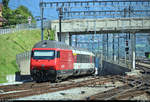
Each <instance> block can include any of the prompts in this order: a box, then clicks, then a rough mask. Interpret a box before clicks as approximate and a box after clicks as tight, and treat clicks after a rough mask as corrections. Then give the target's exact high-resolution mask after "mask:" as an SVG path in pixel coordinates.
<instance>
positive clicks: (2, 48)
mask: <svg viewBox="0 0 150 102" xmlns="http://www.w3.org/2000/svg"><path fill="white" fill-rule="evenodd" d="M46 38H47V33H46V31H45V32H44V40H45V39H46ZM40 40H41V32H40V30H23V31H18V32H15V33H13V34H5V35H0V83H3V82H7V80H6V75H8V74H15V72H16V71H18V66H17V64H16V55H17V54H19V53H22V52H25V51H30V50H31V49H32V47H33V45H34V44H35V43H37V42H38V41H40Z"/></svg>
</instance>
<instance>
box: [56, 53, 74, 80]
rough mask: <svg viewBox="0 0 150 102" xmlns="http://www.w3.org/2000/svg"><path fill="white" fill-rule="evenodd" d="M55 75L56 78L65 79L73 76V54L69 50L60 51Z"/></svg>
mask: <svg viewBox="0 0 150 102" xmlns="http://www.w3.org/2000/svg"><path fill="white" fill-rule="evenodd" d="M57 62H58V66H57V69H56V70H57V73H58V76H62V77H66V76H70V75H72V74H73V63H74V60H73V54H72V51H71V50H60V57H59V59H58V61H57Z"/></svg>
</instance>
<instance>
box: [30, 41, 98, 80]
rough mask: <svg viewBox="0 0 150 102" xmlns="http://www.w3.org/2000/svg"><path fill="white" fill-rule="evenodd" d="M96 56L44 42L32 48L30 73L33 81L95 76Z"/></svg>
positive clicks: (61, 44)
mask: <svg viewBox="0 0 150 102" xmlns="http://www.w3.org/2000/svg"><path fill="white" fill-rule="evenodd" d="M94 56H95V55H94V54H93V53H92V52H89V51H86V50H81V49H79V48H74V47H71V46H69V45H67V44H65V43H62V42H57V41H50V40H44V41H41V42H39V43H37V44H35V46H34V47H33V48H32V53H31V63H30V72H31V77H32V78H33V80H35V81H37V82H41V81H58V80H61V79H64V78H67V77H68V76H78V75H83V74H93V73H94V72H95V64H94Z"/></svg>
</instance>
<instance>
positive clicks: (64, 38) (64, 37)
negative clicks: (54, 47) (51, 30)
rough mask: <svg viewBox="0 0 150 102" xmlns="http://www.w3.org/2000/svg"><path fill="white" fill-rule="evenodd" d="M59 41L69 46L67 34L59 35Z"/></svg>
mask: <svg viewBox="0 0 150 102" xmlns="http://www.w3.org/2000/svg"><path fill="white" fill-rule="evenodd" d="M61 41H62V42H64V43H66V44H68V45H69V33H61Z"/></svg>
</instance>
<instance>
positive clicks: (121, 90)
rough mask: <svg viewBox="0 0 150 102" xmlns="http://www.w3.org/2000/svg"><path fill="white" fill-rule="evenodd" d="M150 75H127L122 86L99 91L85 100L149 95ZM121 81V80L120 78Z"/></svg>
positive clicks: (126, 98) (118, 98)
mask: <svg viewBox="0 0 150 102" xmlns="http://www.w3.org/2000/svg"><path fill="white" fill-rule="evenodd" d="M149 78H150V75H149V76H147V75H143V76H142V77H141V78H139V77H137V78H134V77H130V78H129V77H128V78H126V81H125V82H124V85H123V86H120V87H116V88H113V89H111V90H108V91H104V92H100V93H97V94H95V95H92V96H90V97H87V98H86V99H85V100H124V99H125V100H130V99H132V98H133V97H137V96H140V95H143V94H147V93H148V96H150V91H147V90H150V87H149V86H150V81H149V80H148V79H149ZM120 81H121V80H120Z"/></svg>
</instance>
